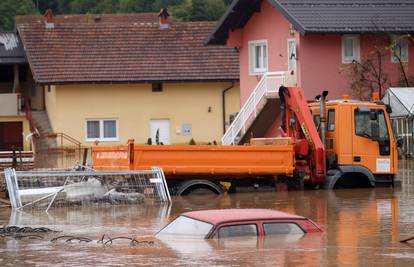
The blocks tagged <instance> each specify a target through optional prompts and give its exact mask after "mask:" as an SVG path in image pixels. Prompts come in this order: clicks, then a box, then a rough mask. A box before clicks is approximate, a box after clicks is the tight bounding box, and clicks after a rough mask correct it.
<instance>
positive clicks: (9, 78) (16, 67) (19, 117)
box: [0, 32, 32, 168]
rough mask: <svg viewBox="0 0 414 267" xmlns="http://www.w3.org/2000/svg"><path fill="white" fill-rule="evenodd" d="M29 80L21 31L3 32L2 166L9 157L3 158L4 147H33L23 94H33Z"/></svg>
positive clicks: (0, 49) (0, 79)
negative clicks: (20, 36)
mask: <svg viewBox="0 0 414 267" xmlns="http://www.w3.org/2000/svg"><path fill="white" fill-rule="evenodd" d="M30 84H31V75H30V71H29V70H28V66H27V61H26V59H25V55H24V51H23V46H22V43H21V41H20V39H19V37H18V35H16V34H15V33H13V32H0V168H1V167H2V165H1V164H2V163H3V162H6V161H7V160H8V159H3V158H2V155H3V154H4V153H7V152H5V151H12V150H15V151H23V150H25V151H29V150H31V149H32V145H31V142H30V133H31V131H30V125H29V120H28V118H27V115H28V114H26V110H25V103H27V101H25V100H26V98H25V97H24V96H25V95H28V94H30ZM3 152H4V153H3Z"/></svg>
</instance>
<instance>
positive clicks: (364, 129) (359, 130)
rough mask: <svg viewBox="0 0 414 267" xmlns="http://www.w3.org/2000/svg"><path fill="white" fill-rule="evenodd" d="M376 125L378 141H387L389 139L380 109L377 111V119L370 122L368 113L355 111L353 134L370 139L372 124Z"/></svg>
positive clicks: (383, 115) (383, 114)
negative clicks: (377, 127)
mask: <svg viewBox="0 0 414 267" xmlns="http://www.w3.org/2000/svg"><path fill="white" fill-rule="evenodd" d="M373 123H376V124H378V126H379V139H380V140H382V141H388V140H389V139H390V137H389V134H388V127H387V121H386V120H385V113H384V111H383V110H382V109H379V110H377V119H376V120H372V119H371V116H370V113H369V112H361V111H358V110H357V109H356V110H355V134H356V135H359V136H362V137H366V138H371V139H372V137H373V134H372V124H373Z"/></svg>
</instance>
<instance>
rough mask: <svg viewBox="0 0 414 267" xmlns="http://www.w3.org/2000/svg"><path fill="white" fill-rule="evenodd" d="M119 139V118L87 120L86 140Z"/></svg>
mask: <svg viewBox="0 0 414 267" xmlns="http://www.w3.org/2000/svg"><path fill="white" fill-rule="evenodd" d="M95 140H98V141H118V121H117V120H113V119H112V120H111V119H108V120H87V121H86V141H95Z"/></svg>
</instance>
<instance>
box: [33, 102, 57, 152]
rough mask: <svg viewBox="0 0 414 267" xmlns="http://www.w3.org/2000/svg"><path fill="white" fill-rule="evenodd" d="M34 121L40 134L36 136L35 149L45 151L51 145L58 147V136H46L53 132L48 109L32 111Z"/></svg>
mask: <svg viewBox="0 0 414 267" xmlns="http://www.w3.org/2000/svg"><path fill="white" fill-rule="evenodd" d="M32 121H33V124H34V125H35V126H36V128H37V131H38V132H39V136H38V137H37V138H35V142H34V145H35V150H36V151H44V150H47V149H48V148H50V147H56V146H57V141H56V138H45V137H47V136H48V135H49V134H50V133H53V129H52V126H51V125H50V121H49V117H48V115H47V113H46V111H44V110H42V111H32Z"/></svg>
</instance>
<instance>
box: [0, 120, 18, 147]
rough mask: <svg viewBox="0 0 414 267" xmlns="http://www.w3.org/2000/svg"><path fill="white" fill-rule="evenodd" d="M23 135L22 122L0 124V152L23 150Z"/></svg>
mask: <svg viewBox="0 0 414 267" xmlns="http://www.w3.org/2000/svg"><path fill="white" fill-rule="evenodd" d="M22 133H23V123H22V122H19V121H13V122H0V150H1V151H5V150H13V148H14V149H16V150H23V134H22Z"/></svg>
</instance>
